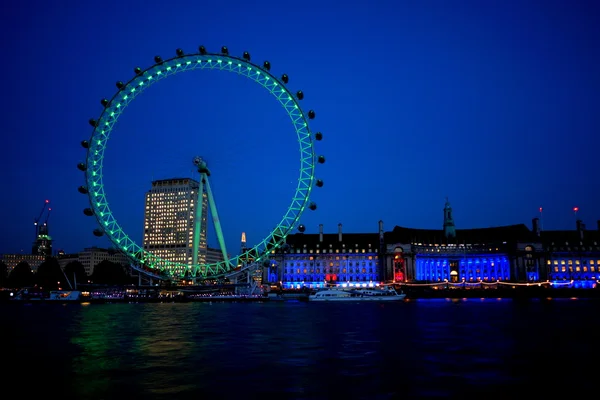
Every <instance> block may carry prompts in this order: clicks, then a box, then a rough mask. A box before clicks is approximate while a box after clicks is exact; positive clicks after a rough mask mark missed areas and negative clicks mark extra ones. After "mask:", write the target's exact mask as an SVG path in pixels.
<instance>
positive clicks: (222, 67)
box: [77, 46, 325, 278]
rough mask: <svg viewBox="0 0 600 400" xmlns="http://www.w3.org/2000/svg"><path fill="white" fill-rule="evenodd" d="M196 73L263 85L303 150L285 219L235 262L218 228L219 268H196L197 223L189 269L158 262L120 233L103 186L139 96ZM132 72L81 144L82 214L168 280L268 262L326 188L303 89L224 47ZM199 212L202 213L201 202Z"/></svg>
mask: <svg viewBox="0 0 600 400" xmlns="http://www.w3.org/2000/svg"><path fill="white" fill-rule="evenodd" d="M192 70H219V71H225V72H233V73H236V74H238V75H242V76H245V77H246V78H248V79H250V80H252V81H254V82H256V83H257V84H259V85H261V86H262V87H263V88H264V89H266V90H267V91H268V92H269V93H271V94H272V95H273V96H274V97H275V99H276V100H277V101H278V102H279V103H280V104H281V106H282V107H283V109H284V110H285V111H286V112H287V114H288V116H289V117H290V120H291V122H292V126H293V129H294V132H295V133H296V137H297V141H298V146H299V151H300V169H299V171H300V172H299V176H298V181H297V186H296V190H295V194H294V196H293V197H292V200H291V202H290V204H289V206H288V208H287V210H286V212H285V213H284V215H283V217H282V219H281V220H280V221H279V223H278V224H277V225H276V226H275V228H274V229H273V230H272V231H271V232H270V233H269V234H268V235H267V236H266V237H265V238H264V239H263V240H261V241H260V242H259V243H258V244H256V245H255V246H254V247H251V248H249V249H247V250H246V251H244V252H243V253H242V254H239V255H236V256H234V257H231V258H229V256H228V255H227V253H226V250H225V245H224V239H223V235H222V233H220V232H221V227H220V225H218V226H217V225H216V226H215V228H216V231H217V236H218V240H219V244H220V247H221V250H223V258H224V260H223V261H220V262H216V263H203V264H198V259H197V248H198V243H197V241H198V237H199V235H198V234H197V231H198V229H199V225H198V224H197V226H196V227H195V231H194V243H193V245H194V251H193V253H194V254H193V255H194V257H193V261H192V263H191V264H189V263H182V262H175V261H172V260H168V259H164V258H160V257H158V256H157V255H155V254H153V253H152V252H150V251H147V250H146V249H144V248H143V247H142V246H140V245H138V244H137V243H136V241H135V240H133V239H132V238H131V237H130V236H129V235H128V234H127V233H126V232H125V231H124V230H123V229H122V228H121V226H120V225H119V223H118V222H117V219H116V217H115V216H114V215H113V213H112V211H111V209H110V206H109V201H108V198H107V196H106V193H105V189H104V182H103V178H104V175H103V171H102V168H103V161H104V153H105V151H106V148H107V144H108V140H109V138H110V134H111V132H112V131H113V129H114V128H115V126H116V123H117V120H118V119H119V116H120V115H121V114H122V113H123V112H124V111H125V109H126V108H127V106H128V105H129V104H130V103H131V102H132V101H133V100H134V99H135V98H136V97H137V96H139V95H140V93H142V92H143V91H144V90H146V89H147V88H149V87H150V86H152V85H153V84H154V83H156V82H158V81H160V80H163V79H165V78H167V77H169V76H173V75H175V74H178V73H181V72H187V71H192ZM133 72H134V76H133V78H131V79H130V80H129V81H128V82H122V81H119V82H117V83H116V86H117V92H116V93H115V94H114V95H113V96H112V98H110V99H106V98H105V99H102V100H101V102H100V103H101V104H102V107H103V110H102V112H101V113H100V116H99V117H98V119H90V120H89V123H90V125H91V126H92V128H93V129H92V134H91V137H90V139H89V140H83V141H82V142H81V145H82V147H83V148H84V149H86V150H87V154H86V161H85V163H84V162H80V163H79V164H78V165H77V167H78V169H79V170H81V171H83V172H84V174H85V185H83V186H80V187H79V188H78V191H79V192H80V193H82V194H85V195H87V196H88V199H89V203H90V207H89V208H85V209H84V210H83V212H84V214H85V215H87V216H90V217H91V216H94V217H95V218H96V220H97V222H98V224H99V227H98V228H96V229H95V230H94V232H93V233H94V235H95V236H98V237H100V236H104V235H106V237H108V239H109V240H110V241H111V242H112V244H113V245H114V246H115V247H116V248H117V249H119V250H120V251H121V252H123V253H124V254H125V255H126V256H127V257H128V258H129V259H130V261H131V262H132V263H133V264H134V265H137V266H141V267H143V268H144V269H147V270H149V271H153V272H156V273H159V274H161V275H162V276H165V277H167V278H177V277H184V276H192V277H195V278H213V277H220V276H225V275H226V274H227V273H230V272H231V271H232V270H233V269H235V268H236V267H237V266H238V265H240V264H242V263H243V262H246V261H248V260H251V261H252V262H254V263H259V262H264V261H265V260H267V258H268V254H269V253H270V252H271V251H273V250H275V249H277V248H278V247H279V246H281V245H282V244H283V243H284V242H285V239H286V237H287V235H288V234H289V233H290V232H291V231H293V230H294V229H295V228H298V230H299V231H301V232H302V231H304V226H303V225H300V224H299V221H300V217H301V215H302V213H303V212H304V211H305V209H306V208H308V209H310V210H313V211H314V210H316V208H317V206H316V204H315V203H314V202H312V201H310V195H311V192H312V189H313V187H314V186H317V187H322V186H323V180H321V179H316V178H315V166H316V164H323V163H324V162H325V157H324V156H322V155H318V156H317V155H316V153H315V148H314V141H315V140H316V141H320V140H322V138H323V134H322V133H321V132H316V133H315V134H314V135H313V134H312V133H311V131H310V127H309V120H312V119H314V118H315V112H314V111H313V110H309V111H308V112H304V111H303V110H302V108H301V107H300V100H302V99H303V98H304V93H303V92H302V91H301V90H298V91H296V93H293V92H292V91H291V90H290V89H288V88H287V87H286V85H287V84H288V82H289V77H288V75H286V74H283V75H281V78H276V77H275V75H273V74H272V73H271V64H270V62H269V61H265V62H264V63H263V64H262V66H259V65H257V64H254V63H253V62H251V57H250V53H248V52H244V53H243V55H242V57H236V56H233V55H230V54H229V50H228V48H227V47H225V46H223V47H222V48H221V51H220V53H209V52H208V51H207V50H206V48H205V47H204V46H200V47H199V48H198V52H196V53H192V54H186V53H185V52H184V51H183V50H182V49H177V50H176V56H175V57H173V58H169V59H165V60H163V59H162V58H161V57H160V56H156V57H154V64H153V65H152V66H150V67H148V68H146V69H142V68H140V67H136V68H135V69H134V71H133ZM193 163H194V166H195V167H196V168H197V170H198V172H199V173H200V176H201V178H200V189H199V191H198V196H199V197H198V198H199V199H202V197H201V196H202V193H203V191H204V190H206V191H207V194H208V200H209V206H210V209H211V212H212V213H213V219H214V220H215V221H218V218H214V217H215V214H216V212H217V211H216V205H215V203H214V199H213V198H212V193H211V191H210V185H209V183H208V179H209V178H208V176H209V175H210V172H209V170H208V166H207V165H206V163H205V162H204V161H203V160H202V159H201V158H198V157H194V158H193ZM196 208H197V209H200V210H201V209H202V207H201V206H199V205H198V203H197V207H196ZM196 213H198V210H196ZM216 223H217V222H215V224H216Z"/></svg>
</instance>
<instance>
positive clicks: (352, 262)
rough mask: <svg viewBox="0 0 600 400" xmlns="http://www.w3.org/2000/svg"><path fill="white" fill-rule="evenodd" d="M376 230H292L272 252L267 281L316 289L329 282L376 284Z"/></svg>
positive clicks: (377, 271) (378, 239)
mask: <svg viewBox="0 0 600 400" xmlns="http://www.w3.org/2000/svg"><path fill="white" fill-rule="evenodd" d="M380 237H382V235H380V234H378V233H346V234H343V233H342V224H338V233H333V234H325V233H323V225H319V233H318V234H305V233H295V234H292V235H288V236H287V238H286V242H285V244H284V245H283V246H281V247H280V248H279V249H277V250H275V251H273V252H272V254H271V264H270V265H271V266H270V268H269V269H268V271H265V273H264V275H265V276H264V278H265V281H266V282H268V283H279V282H281V286H282V287H283V288H302V287H310V288H319V287H325V286H327V285H329V284H345V285H352V286H355V285H361V286H368V285H370V284H375V283H377V282H379V280H380V279H381V274H380V266H379V260H380V259H379V256H380V254H379V252H380V247H381V246H380Z"/></svg>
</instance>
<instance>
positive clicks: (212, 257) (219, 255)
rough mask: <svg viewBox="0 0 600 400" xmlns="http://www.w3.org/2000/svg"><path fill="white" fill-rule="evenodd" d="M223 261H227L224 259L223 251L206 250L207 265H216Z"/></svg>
mask: <svg viewBox="0 0 600 400" xmlns="http://www.w3.org/2000/svg"><path fill="white" fill-rule="evenodd" d="M228 256H229V255H228ZM221 261H225V259H224V258H223V252H222V251H221V249H214V248H212V247H207V248H206V263H207V264H216V263H218V262H221Z"/></svg>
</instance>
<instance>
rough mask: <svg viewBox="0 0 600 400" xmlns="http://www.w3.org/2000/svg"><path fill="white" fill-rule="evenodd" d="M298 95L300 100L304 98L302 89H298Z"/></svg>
mask: <svg viewBox="0 0 600 400" xmlns="http://www.w3.org/2000/svg"><path fill="white" fill-rule="evenodd" d="M296 97H297V98H298V100H302V99H303V98H304V93H302V90H298V91H297V92H296Z"/></svg>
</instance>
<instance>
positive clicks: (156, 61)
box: [154, 56, 163, 64]
mask: <svg viewBox="0 0 600 400" xmlns="http://www.w3.org/2000/svg"><path fill="white" fill-rule="evenodd" d="M154 62H155V63H157V64H162V62H163V59H162V57H161V56H154Z"/></svg>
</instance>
